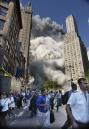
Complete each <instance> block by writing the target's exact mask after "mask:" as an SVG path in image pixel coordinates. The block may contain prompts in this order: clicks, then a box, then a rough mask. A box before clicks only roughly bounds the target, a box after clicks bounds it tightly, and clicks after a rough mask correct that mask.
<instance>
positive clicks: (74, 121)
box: [65, 78, 89, 129]
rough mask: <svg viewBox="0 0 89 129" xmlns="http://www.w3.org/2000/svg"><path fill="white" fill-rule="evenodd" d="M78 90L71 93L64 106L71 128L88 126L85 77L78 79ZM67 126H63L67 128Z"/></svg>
mask: <svg viewBox="0 0 89 129" xmlns="http://www.w3.org/2000/svg"><path fill="white" fill-rule="evenodd" d="M78 84H79V87H80V90H79V91H78V92H76V93H72V94H71V96H70V98H69V100H68V102H67V106H66V111H67V114H68V116H69V118H70V122H71V127H72V129H88V128H89V93H88V91H87V89H88V86H89V84H88V82H87V80H86V79H85V78H80V79H78ZM67 128H68V127H65V129H67Z"/></svg>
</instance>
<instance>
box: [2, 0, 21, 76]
mask: <svg viewBox="0 0 89 129" xmlns="http://www.w3.org/2000/svg"><path fill="white" fill-rule="evenodd" d="M21 28H22V20H21V12H20V2H19V0H15V1H12V0H0V55H1V57H2V60H1V61H0V67H1V68H3V69H4V70H5V71H7V72H9V73H11V74H12V75H15V73H16V62H17V57H16V54H17V46H18V37H19V31H20V29H21Z"/></svg>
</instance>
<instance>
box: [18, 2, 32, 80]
mask: <svg viewBox="0 0 89 129" xmlns="http://www.w3.org/2000/svg"><path fill="white" fill-rule="evenodd" d="M21 16H22V25H23V29H22V30H21V31H20V35H19V42H21V43H22V48H21V50H22V52H23V54H24V57H25V59H26V63H25V79H26V82H28V76H29V50H30V37H31V28H32V5H31V3H30V4H28V5H27V6H26V7H25V8H23V9H21Z"/></svg>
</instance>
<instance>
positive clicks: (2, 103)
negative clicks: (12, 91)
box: [0, 98, 10, 112]
mask: <svg viewBox="0 0 89 129" xmlns="http://www.w3.org/2000/svg"><path fill="white" fill-rule="evenodd" d="M0 103H1V105H2V106H3V108H2V110H1V111H2V112H5V111H8V109H9V107H8V105H9V103H10V101H9V99H8V98H6V99H1V101H0Z"/></svg>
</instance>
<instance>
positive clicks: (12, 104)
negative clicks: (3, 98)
mask: <svg viewBox="0 0 89 129" xmlns="http://www.w3.org/2000/svg"><path fill="white" fill-rule="evenodd" d="M9 101H10V103H9V107H12V108H14V107H15V102H14V98H13V96H10V97H9Z"/></svg>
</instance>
